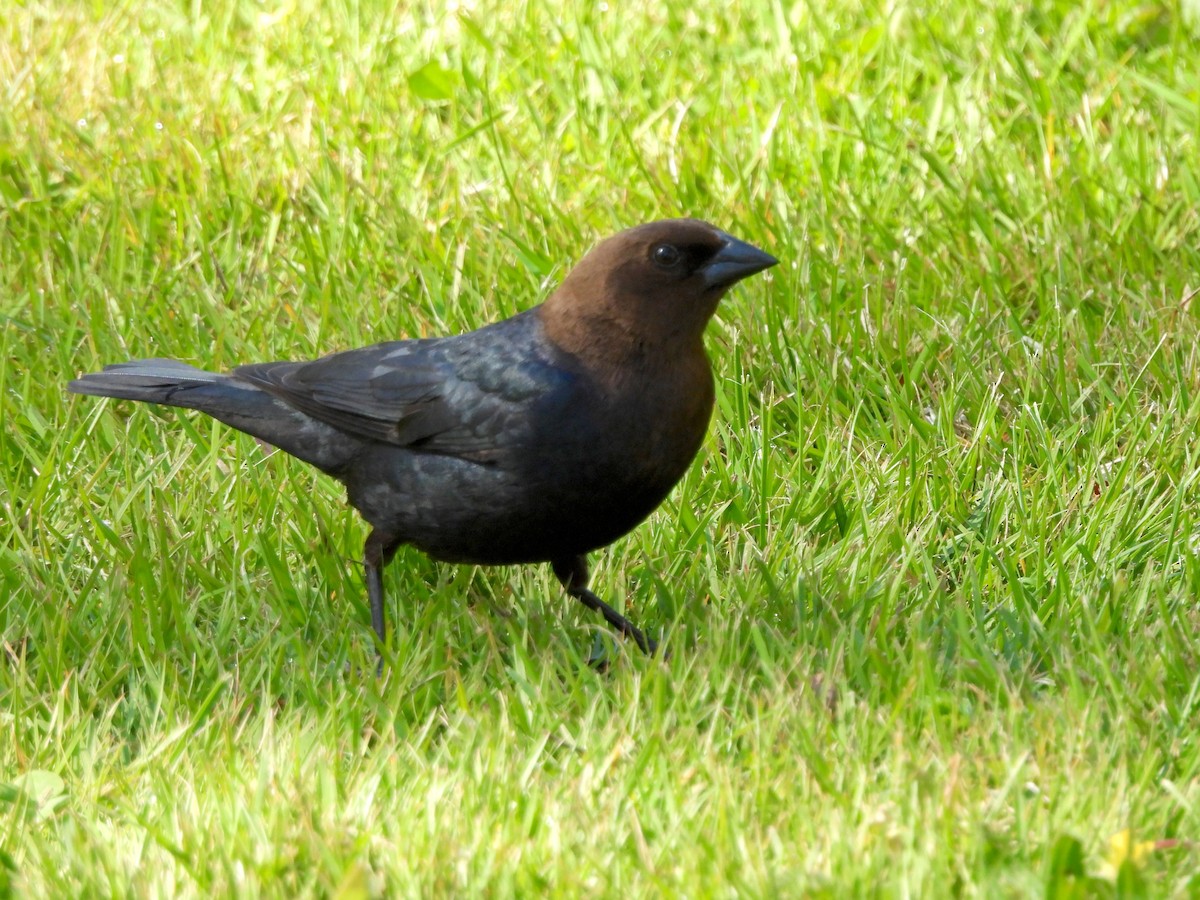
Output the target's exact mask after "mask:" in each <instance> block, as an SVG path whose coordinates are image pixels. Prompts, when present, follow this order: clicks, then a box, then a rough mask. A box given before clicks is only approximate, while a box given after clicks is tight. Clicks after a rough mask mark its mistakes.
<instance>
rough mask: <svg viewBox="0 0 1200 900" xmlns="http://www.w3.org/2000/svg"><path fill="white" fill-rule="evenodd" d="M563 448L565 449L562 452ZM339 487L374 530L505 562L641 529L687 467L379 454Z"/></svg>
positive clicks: (441, 553) (580, 547) (598, 543)
mask: <svg viewBox="0 0 1200 900" xmlns="http://www.w3.org/2000/svg"><path fill="white" fill-rule="evenodd" d="M568 449H569V448H568ZM367 462H368V464H367V465H362V466H356V467H355V468H354V473H355V475H356V476H357V477H356V478H354V479H353V480H347V489H348V492H349V499H350V502H351V504H353V505H354V506H355V507H356V508H357V509H358V510H359V511H360V512H361V513H362V515H363V517H364V518H365V519H366V520H367V521H368V522H369V523H371V525H373V526H374V527H375V528H378V529H381V530H382V531H384V532H386V533H388V534H390V535H391V536H392V537H393V539H394V540H395V541H397V542H403V543H408V544H412V545H413V546H415V547H417V548H418V549H420V550H423V551H424V552H426V553H428V554H429V555H430V556H432V557H434V558H435V559H441V560H446V561H449V562H466V563H478V564H483V565H508V564H516V563H529V562H542V561H547V560H553V559H560V558H563V557H567V556H573V555H576V554H581V553H586V552H588V551H590V550H595V549H597V548H599V547H603V546H604V545H606V544H609V543H611V542H612V541H614V540H616V539H617V538H619V537H621V536H622V535H623V534H625V533H626V532H628V531H630V530H631V529H632V528H634V527H635V526H636V525H638V524H639V523H640V522H642V521H643V520H644V519H645V518H646V517H647V516H648V515H649V514H650V513H651V512H652V511H653V510H654V508H655V507H656V506H658V504H659V503H661V502H662V500H663V498H664V497H666V495H667V493H668V492H669V491H670V490H671V488H672V486H674V484H675V482H676V481H677V480H678V479H679V477H680V476H681V475H682V474H683V471H684V470H685V469H686V465H676V466H674V467H671V468H669V469H668V470H664V469H663V467H662V466H661V465H658V466H652V467H639V466H638V465H636V463H633V464H631V462H630V461H629V460H628V459H622V460H620V461H615V460H614V461H612V462H611V463H610V462H606V461H604V460H598V459H596V457H595V454H594V453H593V454H589V458H588V459H587V460H586V462H584V461H582V460H570V459H565V458H562V457H561V456H557V455H555V456H553V457H549V458H540V459H528V458H525V459H522V460H513V461H511V462H510V463H509V464H505V463H504V461H501V462H499V463H495V464H491V465H487V464H480V463H474V462H468V461H465V460H462V459H459V458H456V457H449V456H439V455H435V454H422V453H413V452H410V451H407V450H401V449H398V448H380V449H379V450H377V451H376V452H375V454H374V457H373V458H372V459H370V460H369V461H367Z"/></svg>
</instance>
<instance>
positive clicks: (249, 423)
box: [67, 359, 362, 475]
mask: <svg viewBox="0 0 1200 900" xmlns="http://www.w3.org/2000/svg"><path fill="white" fill-rule="evenodd" d="M67 390H69V391H70V392H71V393H73V394H90V395H91V396H93V397H116V398H119V399H121V400H140V401H141V402H143V403H162V404H164V405H166V406H182V407H184V408H186V409H198V410H200V412H203V413H207V414H208V415H210V416H212V417H213V418H214V419H219V420H220V421H222V422H224V423H225V424H226V425H231V426H232V427H234V428H236V429H237V430H238V431H244V432H246V434H249V435H253V436H254V437H256V438H258V439H259V440H262V441H266V442H267V443H268V444H271V445H272V446H275V447H278V448H279V449H280V450H283V451H285V452H287V453H290V454H291V455H292V456H296V457H299V458H300V459H302V460H304V461H305V462H308V463H312V464H313V465H314V466H316V467H317V468H319V469H322V470H324V471H326V472H329V473H330V474H333V475H336V474H338V473H339V472H340V471H341V470H342V469H343V468H344V467H345V466H346V464H347V463H348V462H349V461H350V460H351V459H353V458H354V456H356V455H357V454H358V452H359V451H360V450H361V449H362V443H361V442H360V441H359V440H357V439H356V438H353V437H351V436H349V435H346V434H343V433H342V432H340V431H338V430H337V429H335V428H333V427H332V426H329V425H326V424H325V423H324V422H318V421H317V420H316V419H313V418H311V417H310V416H307V415H305V414H304V413H302V412H300V411H299V410H297V409H294V408H292V407H290V406H288V405H287V404H286V403H284V402H283V401H282V400H277V399H276V398H275V397H272V396H271V395H270V394H268V393H266V392H265V391H262V390H260V389H259V388H257V387H255V386H254V385H253V384H250V383H249V382H246V381H242V380H241V379H240V378H238V377H237V376H236V375H223V374H221V373H219V372H206V371H204V370H203V369H197V368H196V367H195V366H189V365H188V364H187V363H181V362H178V361H176V360H173V359H135V360H133V361H132V362H125V363H117V364H116V365H112V366H105V368H104V371H102V372H92V373H90V374H88V375H83V376H81V377H80V378H76V379H75V380H74V381H72V382H70V383H69V384H68V385H67Z"/></svg>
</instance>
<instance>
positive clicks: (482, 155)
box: [0, 0, 1200, 900]
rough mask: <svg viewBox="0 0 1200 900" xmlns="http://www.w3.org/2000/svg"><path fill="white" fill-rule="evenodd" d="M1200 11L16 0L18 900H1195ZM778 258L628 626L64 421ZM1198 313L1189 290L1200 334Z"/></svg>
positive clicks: (655, 519)
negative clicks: (151, 392) (377, 541)
mask: <svg viewBox="0 0 1200 900" xmlns="http://www.w3.org/2000/svg"><path fill="white" fill-rule="evenodd" d="M1198 58H1200V10H1197V9H1196V4H1195V3H1194V2H1191V0H1188V2H1184V3H1183V4H1182V6H1177V5H1176V4H1175V3H1139V2H1125V0H1119V2H1103V0H1094V2H1083V3H1078V2H1062V0H1059V2H1044V3H1035V4H1011V3H1005V2H999V0H996V2H979V3H950V2H943V3H938V2H930V3H925V4H917V3H910V2H904V0H898V2H866V3H860V2H855V0H850V2H839V0H808V2H798V3H794V4H793V3H786V2H768V0H761V2H759V0H746V2H741V3H738V2H734V3H729V2H717V0H696V2H690V3H680V4H622V3H617V2H615V0H609V2H608V3H602V2H588V3H585V4H556V3H552V2H549V0H527V2H524V3H499V2H493V0H479V2H472V0H461V2H452V3H448V4H446V5H445V6H443V5H440V4H422V3H408V2H404V0H393V2H391V3H388V2H376V0H290V2H283V3H274V2H271V3H257V2H250V0H216V2H211V3H199V2H195V3H181V2H173V3H172V2H166V0H147V2H132V0H119V2H114V3H105V2H92V3H85V2H75V0H16V2H15V3H14V2H8V3H5V4H3V6H0V350H2V354H3V365H2V367H0V422H2V427H0V510H2V512H0V648H2V650H0V897H3V896H7V895H13V896H29V897H38V896H62V897H68V896H152V897H175V896H181V897H209V896H231V895H236V896H256V895H264V896H288V897H291V896H332V897H338V898H343V900H352V898H360V897H368V896H381V897H382V896H389V897H390V896H411V897H430V896H456V897H458V896H487V897H503V896H520V897H530V896H537V895H541V894H548V895H552V896H605V897H630V896H672V897H673V896H688V897H733V896H739V897H740V896H744V897H776V896H781V897H792V896H796V897H798V896H805V897H831V898H832V897H847V896H884V897H891V896H896V897H901V896H917V897H937V896H987V897H997V896H1000V897H1003V896H1011V897H1029V896H1046V897H1056V898H1057V897H1107V896H1118V895H1120V896H1136V895H1150V896H1193V895H1194V893H1195V892H1196V891H1200V843H1197V842H1200V746H1198V744H1197V725H1198V721H1200V665H1198V659H1200V608H1198V603H1197V597H1198V596H1200V560H1198V558H1197V551H1198V550H1200V436H1198V432H1200V347H1198V341H1197V338H1198V336H1200V297H1198V296H1197V290H1198V289H1200V164H1198V161H1200V68H1198V67H1197V63H1196V60H1197V59H1198ZM677 215H695V216H699V217H703V218H706V219H708V220H710V221H712V222H714V223H715V224H717V225H719V226H721V227H723V228H726V229H727V230H729V231H732V232H733V233H735V234H737V235H739V236H740V237H743V238H745V239H747V240H749V241H752V242H753V243H756V244H758V245H759V246H762V247H763V248H764V249H766V250H768V251H769V252H771V253H773V254H775V255H776V256H778V257H779V258H780V259H781V261H782V264H781V265H780V266H778V267H777V268H775V269H773V270H771V271H770V272H769V273H767V274H766V275H763V276H758V277H756V278H753V279H750V280H749V281H747V282H745V283H744V284H743V285H741V286H739V287H738V288H737V289H735V291H734V292H733V293H732V294H731V295H730V297H729V298H728V299H727V300H726V301H725V302H724V303H723V305H722V308H721V310H720V311H719V313H718V316H717V319H716V321H714V323H713V324H712V325H711V326H710V328H709V332H708V343H709V348H710V352H711V355H712V357H713V364H714V369H715V372H716V379H717V395H718V399H717V410H716V415H715V416H714V421H713V424H712V427H711V430H710V433H709V436H708V439H707V441H706V443H705V445H704V447H703V449H702V451H701V454H700V456H699V458H698V459H697V461H696V463H695V465H694V466H693V467H692V469H691V470H690V472H689V473H688V475H687V476H686V478H685V479H684V481H683V482H682V483H681V484H680V485H679V487H678V488H677V489H676V490H675V491H674V493H673V494H672V495H671V497H670V499H669V500H668V501H667V502H666V503H665V504H664V505H663V506H662V507H661V508H660V509H659V510H658V511H657V512H656V513H655V514H654V515H653V516H652V517H651V518H650V520H649V521H648V522H646V523H645V524H644V525H642V526H641V527H640V528H638V529H637V530H636V531H634V532H633V533H632V534H631V535H629V536H628V537H626V538H624V539H622V540H621V541H619V542H618V543H616V544H615V545H613V546H612V547H611V548H609V549H607V550H606V551H604V552H602V553H598V554H595V555H593V557H592V559H593V564H594V567H595V574H594V577H593V587H594V588H595V589H596V590H597V592H598V593H599V594H600V595H601V596H603V597H605V598H606V599H607V600H609V601H610V602H611V603H613V604H614V605H616V606H617V607H618V608H622V609H624V610H625V611H626V612H627V613H628V614H629V615H630V616H631V617H632V618H633V619H634V620H635V621H637V622H638V623H639V624H641V625H643V626H645V627H647V628H648V630H649V631H650V632H651V633H653V634H655V635H665V636H666V638H667V641H668V643H669V645H670V647H671V648H672V655H671V657H670V658H669V659H668V660H665V661H664V660H662V659H647V658H645V657H643V656H641V655H640V654H638V653H637V652H636V650H635V648H632V647H631V646H622V647H619V648H618V647H616V646H613V645H610V646H609V650H608V652H609V654H610V657H611V659H612V665H611V666H610V668H609V670H608V671H607V672H603V673H601V672H598V671H596V670H594V669H593V668H590V667H589V666H588V664H587V661H588V657H589V655H590V654H591V653H592V652H593V648H594V646H595V644H596V642H597V641H607V640H608V636H607V632H606V631H605V630H604V629H603V628H601V625H602V623H601V622H600V621H599V618H598V617H597V616H595V615H593V614H590V613H588V612H587V611H586V610H584V609H583V608H582V607H580V606H579V604H577V603H575V602H574V601H572V600H570V599H569V598H567V597H565V595H564V594H563V592H562V590H561V588H560V587H559V586H558V584H557V582H556V581H555V579H554V577H553V575H552V574H551V573H550V571H549V568H548V567H547V566H540V567H523V568H511V569H482V568H473V567H467V566H458V567H456V566H450V565H445V564H439V563H435V562H432V561H430V560H428V559H427V558H425V557H424V556H423V555H421V554H420V553H418V552H415V551H408V550H402V551H401V553H400V554H399V556H398V557H397V559H396V561H395V562H394V563H393V564H392V565H391V566H390V567H389V568H388V570H387V572H386V575H385V583H386V585H387V589H388V595H389V600H390V603H391V606H390V610H389V612H390V614H391V617H392V621H393V622H395V623H397V626H398V627H397V629H396V632H395V635H394V645H393V647H392V653H393V655H394V661H393V663H392V664H391V665H390V666H389V668H388V670H387V672H386V674H385V675H384V677H382V678H379V679H376V678H375V677H373V675H372V673H373V644H372V639H371V631H370V620H369V615H368V611H367V607H366V594H365V588H364V583H363V577H362V571H361V566H360V565H359V563H358V560H359V557H360V553H361V546H362V540H363V538H364V537H365V535H366V527H365V526H364V524H363V523H362V522H361V520H360V519H359V518H358V517H357V516H356V514H355V513H354V512H353V511H352V510H350V509H349V508H348V507H346V505H345V503H344V498H343V496H342V491H341V489H340V487H339V485H338V484H337V483H336V482H334V481H332V480H331V479H329V478H327V477H325V476H322V475H320V474H319V473H317V472H315V470H312V469H310V468H309V467H307V466H305V465H304V464H302V463H299V462H296V461H295V460H292V459H289V458H286V457H284V455H283V454H274V455H266V454H264V452H263V450H262V449H261V448H260V447H259V446H258V445H256V444H255V442H254V441H253V440H251V439H250V438H247V437H245V436H244V435H241V434H239V433H237V432H234V431H232V430H231V429H229V428H226V427H224V426H221V425H218V424H216V423H214V422H213V421H212V420H210V419H207V418H205V417H203V416H200V415H197V414H194V413H187V412H182V411H179V410H170V409H162V408H156V407H146V406H140V405H138V404H133V403H127V402H117V401H98V400H95V399H93V398H87V397H74V396H70V395H68V394H67V393H66V391H65V384H66V382H67V381H68V380H69V379H70V378H72V377H74V376H75V375H76V374H78V373H80V372H83V371H90V370H93V369H95V368H97V367H99V366H100V365H102V364H104V363H106V362H115V361H120V360H124V359H129V358H132V357H142V356H171V357H175V358H180V359H183V360H186V361H188V362H192V363H195V364H197V365H201V366H204V367H207V368H216V369H221V368H227V367H231V366H234V365H236V364H238V363H241V362H248V361H257V360H268V359H285V358H308V357H313V356H317V355H320V354H322V353H326V352H331V351H334V350H341V349H346V348H350V347H354V346H358V345H362V344H365V343H370V342H374V341H380V340H388V339H394V338H398V337H411V336H421V335H434V334H446V333H454V332H458V331H463V330H467V329H470V328H474V327H477V326H479V325H482V324H484V323H486V322H488V321H492V320H494V319H497V318H500V317H504V316H507V315H511V314H512V313H514V312H516V311H518V310H521V309H524V308H527V307H529V306H531V305H533V304H535V303H536V302H538V301H539V300H540V299H541V298H542V297H544V296H545V295H546V293H547V292H548V291H550V290H551V289H553V287H554V285H555V284H557V283H558V281H559V280H560V279H561V277H562V276H563V274H564V272H566V271H567V270H568V269H569V268H570V266H571V264H572V262H573V261H575V260H577V259H578V258H579V257H580V256H581V255H582V254H583V253H584V252H586V250H587V249H588V248H589V247H590V246H591V245H592V244H594V243H595V242H596V241H597V240H598V239H599V238H601V237H603V236H605V235H607V234H610V233H612V232H614V231H616V230H619V229H620V228H623V227H626V226H629V225H633V224H637V223H639V222H642V221H646V220H650V219H654V218H660V217H666V216H677ZM1193 301H1195V302H1193Z"/></svg>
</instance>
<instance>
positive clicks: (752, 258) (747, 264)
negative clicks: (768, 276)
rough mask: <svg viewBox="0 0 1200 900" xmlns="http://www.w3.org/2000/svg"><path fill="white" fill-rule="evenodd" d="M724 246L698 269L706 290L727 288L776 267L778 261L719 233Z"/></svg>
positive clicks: (755, 248) (750, 245)
mask: <svg viewBox="0 0 1200 900" xmlns="http://www.w3.org/2000/svg"><path fill="white" fill-rule="evenodd" d="M721 237H723V238H724V239H725V245H724V246H723V247H722V248H721V249H720V250H718V251H717V253H716V255H715V256H713V257H712V258H711V259H710V260H709V261H708V262H706V263H705V264H704V265H703V266H701V267H700V277H701V278H703V279H704V286H705V287H707V288H727V287H729V286H730V285H732V284H735V283H737V282H739V281H741V280H742V279H743V278H746V277H748V276H750V275H753V274H754V273H755V272H761V271H762V270H763V269H769V268H771V266H774V265H777V264H778V263H779V260H777V259H776V258H775V257H773V256H772V255H771V254H770V253H764V252H763V251H761V250H759V249H758V248H757V247H755V246H754V245H752V244H747V243H746V242H745V241H739V240H738V239H737V238H735V237H734V236H733V235H730V234H725V233H724V232H722V233H721Z"/></svg>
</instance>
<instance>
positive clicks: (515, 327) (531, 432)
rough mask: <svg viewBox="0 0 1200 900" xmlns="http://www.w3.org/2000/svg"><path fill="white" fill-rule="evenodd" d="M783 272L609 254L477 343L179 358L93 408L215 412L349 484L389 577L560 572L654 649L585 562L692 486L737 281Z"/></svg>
mask: <svg viewBox="0 0 1200 900" xmlns="http://www.w3.org/2000/svg"><path fill="white" fill-rule="evenodd" d="M774 263H775V260H774V259H773V258H772V257H770V256H768V255H767V254H765V253H763V252H762V251H760V250H757V249H756V248H754V247H751V246H750V245H748V244H745V243H743V242H741V241H738V240H737V239H735V238H732V237H730V236H729V235H727V234H725V233H724V232H721V231H719V230H717V229H715V228H713V226H711V225H708V224H707V223H703V222H698V221H696V220H690V219H682V220H667V221H664V222H655V223H650V224H649V225H644V226H640V227H639V228H634V229H630V230H629V231H626V232H622V233H621V234H619V235H617V236H615V237H614V238H611V239H609V240H608V241H605V242H603V243H602V244H601V245H599V246H598V247H597V248H596V249H595V250H594V251H593V252H592V253H590V254H589V255H588V256H587V257H585V259H584V260H582V261H581V262H580V264H579V265H578V266H577V267H576V268H575V269H574V270H573V271H572V272H571V273H570V275H568V277H567V278H566V280H565V281H564V283H563V285H562V286H561V287H560V288H559V290H558V291H556V292H555V293H554V294H553V295H552V296H551V297H550V298H549V299H548V300H547V301H546V302H545V303H544V304H543V305H541V306H538V307H534V308H533V309H529V310H527V311H525V312H523V313H520V314H518V315H516V316H514V317H512V318H510V319H506V320H504V321H501V322H497V323H494V324H492V325H488V326H485V327H483V328H480V329H479V330H477V331H472V332H469V333H467V334H462V335H458V336H455V337H446V338H431V339H423V340H408V341H393V342H388V343H383V344H376V345H374V346H371V347H364V348H361V349H357V350H349V351H346V352H342V353H335V354H332V355H330V356H326V357H323V358H321V359H318V360H315V361H312V362H275V363H260V364H255V365H246V366H241V367H238V368H237V369H234V370H233V372H232V373H230V374H228V375H223V374H216V373H210V372H205V371H203V370H200V369H196V368H193V367H191V366H188V365H186V364H183V363H179V362H175V361H172V360H140V361H134V362H130V363H121V364H118V365H115V366H109V367H108V368H106V369H105V370H104V371H102V372H99V373H93V374H89V375H85V376H83V377H81V378H79V379H77V380H75V381H72V382H71V384H70V385H69V388H70V390H72V391H73V392H75V393H81V394H93V395H97V396H107V397H120V398H125V399H132V400H141V401H145V402H152V403H162V404H167V405H173V406H181V407H188V408H193V409H198V410H201V411H203V412H205V413H208V414H209V415H211V416H214V417H215V418H217V419H220V420H221V421H223V422H225V423H227V424H229V425H231V426H232V427H234V428H237V429H239V430H241V431H245V432H247V433H248V434H252V435H254V436H255V437H257V438H259V439H260V440H263V441H266V442H267V443H269V444H272V445H274V446H276V447H278V448H280V449H282V450H284V451H286V452H288V453H290V454H292V455H294V456H296V457H299V458H300V459H303V460H305V461H306V462H309V463H311V464H313V465H315V466H317V467H318V468H320V469H321V470H323V471H324V472H327V473H328V474H330V475H332V476H333V477H335V478H338V479H339V480H341V481H342V482H343V483H344V484H345V485H346V488H347V493H348V497H349V500H350V503H351V504H352V505H353V506H354V507H355V508H357V509H358V510H359V511H360V512H361V513H362V515H363V517H364V518H365V519H366V520H367V521H368V522H369V523H370V524H371V525H372V527H373V529H374V530H373V531H372V533H371V535H370V536H369V537H368V539H367V544H366V548H365V552H364V558H365V563H366V567H367V584H368V592H369V594H370V597H371V607H372V619H373V624H374V626H375V629H376V632H377V633H378V636H379V638H380V641H381V643H382V642H384V641H385V639H386V629H385V624H384V615H383V588H382V578H381V574H380V573H381V570H382V568H383V566H384V565H386V563H387V562H388V561H389V560H390V558H391V557H392V555H393V554H394V553H395V551H396V549H397V548H398V547H400V546H402V545H404V544H411V545H413V546H415V547H418V548H419V549H421V550H423V551H425V552H426V553H428V554H429V555H431V556H433V557H434V558H437V559H442V560H447V561H451V562H467V563H480V564H489V565H495V564H511V563H532V562H543V561H546V562H551V563H552V564H553V567H554V571H555V573H556V575H557V576H558V577H559V579H560V580H561V581H562V582H563V584H564V585H565V586H566V588H567V590H568V591H569V592H570V593H571V594H572V596H575V597H577V598H578V599H580V600H581V601H582V602H584V603H585V604H586V605H588V606H589V607H590V608H592V609H596V610H599V611H601V612H603V613H604V615H605V617H606V619H607V620H608V621H609V622H610V623H611V624H613V625H614V626H615V627H617V628H618V629H619V630H620V631H622V632H623V633H625V634H628V635H630V636H632V637H634V639H635V640H636V641H637V642H638V644H639V646H641V647H642V648H643V649H647V650H650V649H652V648H653V642H650V641H647V640H646V639H645V638H644V637H643V635H642V634H641V632H640V631H639V630H638V629H637V628H635V627H634V626H633V625H632V623H630V622H629V621H628V620H627V619H625V618H624V617H623V616H620V614H618V613H617V612H616V611H615V610H612V609H611V607H608V606H607V605H606V604H604V603H603V602H602V601H600V600H599V598H597V597H596V596H595V595H594V594H592V593H591V592H590V591H588V590H587V587H586V583H587V566H586V561H585V554H587V553H588V552H589V551H591V550H595V549H597V548H599V547H602V546H605V545H606V544H608V543H610V542H612V541H613V540H615V539H616V538H618V537H620V536H621V535H623V534H625V533H626V532H628V531H629V530H630V529H631V528H633V527H634V526H635V525H637V524H638V523H639V522H641V521H642V520H643V519H644V518H645V517H646V516H647V515H649V513H650V512H651V511H652V510H653V509H654V508H655V507H656V506H657V505H658V504H659V503H660V502H661V501H662V500H663V498H664V497H665V496H666V494H667V493H668V492H669V491H670V489H671V488H672V487H673V486H674V484H675V483H676V482H677V481H678V480H679V478H680V477H681V476H682V475H683V473H684V472H685V471H686V469H687V467H688V465H689V464H690V463H691V461H692V459H693V458H694V456H695V454H696V451H697V450H698V448H699V445H700V442H701V441H702V440H703V436H704V432H705V430H706V428H707V424H708V419H709V416H710V414H711V409H712V397H713V389H712V379H711V373H710V371H709V367H708V360H707V356H706V355H705V353H704V349H703V344H702V341H701V336H702V332H703V328H704V325H705V323H706V322H707V321H708V319H709V318H710V317H711V315H712V312H713V310H714V309H715V307H716V303H717V301H718V300H719V299H720V296H721V295H722V294H723V293H724V292H725V290H727V289H728V287H729V286H730V285H732V284H733V283H735V282H736V281H738V280H740V279H741V278H744V277H746V276H747V275H750V274H753V273H754V272H757V271H761V270H762V269H764V268H767V267H768V266H771V265H774Z"/></svg>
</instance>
